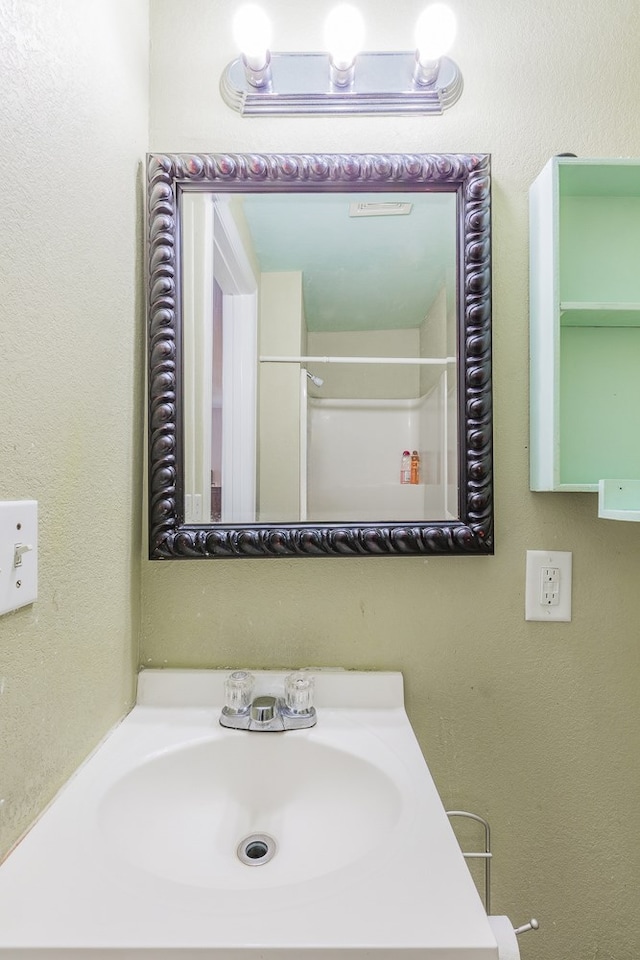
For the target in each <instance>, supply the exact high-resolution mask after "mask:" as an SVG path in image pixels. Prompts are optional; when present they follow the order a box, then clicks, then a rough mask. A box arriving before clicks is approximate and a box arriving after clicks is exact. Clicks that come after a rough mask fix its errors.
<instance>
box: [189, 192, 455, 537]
mask: <svg viewBox="0 0 640 960" xmlns="http://www.w3.org/2000/svg"><path fill="white" fill-rule="evenodd" d="M457 202H458V196H457V193H455V192H448V191H443V192H437V191H436V192H416V191H412V192H407V193H406V194H405V193H399V192H388V193H385V192H374V193H371V194H367V193H363V192H361V191H360V192H357V193H355V192H354V193H347V192H329V193H327V192H323V193H295V194H292V193H278V192H265V193H260V192H252V193H246V194H242V193H224V192H213V191H211V192H193V193H189V192H185V193H184V194H183V195H182V199H181V203H182V210H181V227H182V230H181V263H182V270H181V283H182V372H183V392H182V417H183V435H184V450H183V458H184V464H183V467H184V486H183V489H184V510H185V521H186V523H195V524H199V523H202V524H210V523H222V524H230V523H239V524H253V523H277V524H279V523H298V522H303V523H304V522H305V521H309V522H310V523H315V522H322V523H324V522H329V523H331V522H340V521H349V522H351V523H353V522H355V523H359V522H369V521H375V522H379V521H399V522H402V521H407V520H415V521H423V520H432V519H433V520H442V519H454V518H456V517H457V516H458V514H459V509H458V453H457V451H458V431H459V426H458V408H459V404H458V384H457V355H458V348H457V342H456V339H457V317H458V309H459V305H458V302H457V298H458V277H457V269H456V265H457V257H456V250H457V244H458V238H457V224H458V211H457ZM405 452H406V453H405ZM412 459H413V463H412V462H411V461H412Z"/></svg>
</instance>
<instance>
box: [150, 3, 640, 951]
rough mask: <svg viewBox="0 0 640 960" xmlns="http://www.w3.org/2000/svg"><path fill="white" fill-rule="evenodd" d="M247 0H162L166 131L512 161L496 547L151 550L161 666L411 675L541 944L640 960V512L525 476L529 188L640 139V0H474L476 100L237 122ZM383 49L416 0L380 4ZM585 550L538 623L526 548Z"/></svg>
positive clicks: (500, 275) (498, 219) (462, 14)
mask: <svg viewBox="0 0 640 960" xmlns="http://www.w3.org/2000/svg"><path fill="white" fill-rule="evenodd" d="M235 6H236V4H235V3H233V2H232V0H217V2H216V3H215V4H212V3H210V2H209V0H190V2H189V3H182V4H180V3H175V0H153V2H152V5H151V12H152V37H153V47H152V72H151V84H152V86H151V128H150V129H151V139H150V143H151V149H152V150H158V151H161V150H167V151H168V150H177V151H188V150H205V151H206V150H211V151H217V150H219V151H234V150H236V151H273V152H277V151H292V152H304V151H314V150H315V151H327V152H330V151H335V152H339V151H349V152H350V151H358V152H362V151H364V152H366V151H398V150H401V151H406V152H413V151H454V152H455V151H482V152H489V153H491V154H492V156H493V177H494V180H493V228H494V246H493V252H494V267H493V282H494V313H493V316H494V330H495V339H494V344H495V368H494V370H495V377H494V383H495V422H496V436H495V441H496V443H495V468H496V471H495V472H496V510H497V514H496V516H497V529H496V542H497V552H496V556H495V557H493V558H464V559H458V558H442V559H433V560H428V561H425V560H421V559H400V558H398V559H363V560H341V559H327V560H324V559H319V560H293V561H281V560H255V561H254V560H244V561H242V562H238V561H220V562H209V563H197V562H184V563H148V562H144V563H143V598H144V609H143V635H144V639H143V663H144V664H145V665H148V666H162V665H172V666H173V665H178V666H239V665H243V666H245V665H246V666H252V667H257V666H265V667H270V666H276V665H294V664H314V663H321V664H337V665H344V666H347V667H359V668H363V667H372V668H383V667H384V668H395V669H400V670H402V671H403V672H404V674H405V677H406V682H407V697H408V706H409V711H410V714H411V719H412V721H413V724H414V726H415V728H416V730H417V732H418V735H419V738H420V742H421V745H422V747H423V750H424V753H425V755H426V756H427V758H428V760H429V763H430V766H431V768H432V771H433V773H434V776H435V779H436V782H437V784H438V787H439V789H440V791H441V794H442V796H443V798H444V800H445V803H446V805H447V806H448V807H450V808H453V807H455V808H460V807H462V808H466V809H470V810H472V811H476V812H478V813H480V814H482V815H484V816H486V817H488V819H489V820H490V822H491V825H492V827H493V831H494V850H495V861H494V873H493V876H494V890H493V894H494V897H493V907H494V910H495V912H497V913H503V912H504V913H508V914H509V915H510V916H511V917H512V918H513V920H514V921H516V922H520V921H522V920H523V919H525V918H528V917H529V916H531V915H534V916H537V917H538V918H539V919H540V921H541V924H542V930H541V931H540V932H539V933H538V934H529V935H528V939H527V938H525V939H524V940H523V942H522V945H521V948H522V955H523V957H524V958H525V960H526V958H532V960H533V958H537V960H578V958H580V960H587V958H595V957H615V958H616V960H636V954H637V943H638V941H639V940H640V917H639V915H638V910H637V890H638V884H639V881H640V804H638V802H637V797H638V795H639V793H640V764H639V763H638V750H639V747H640V709H639V702H640V698H639V697H638V685H639V683H640V629H639V627H638V623H639V621H640V600H639V594H638V590H637V578H638V572H639V570H640V551H639V547H640V539H639V538H640V530H639V529H638V527H637V526H636V525H634V524H620V523H614V522H605V521H599V520H597V518H596V497H595V495H591V494H581V495H577V494H576V495H565V494H558V495H554V494H532V493H530V492H529V489H528V449H527V448H528V396H527V393H528V368H527V367H528V360H527V357H528V303H527V296H528V293H527V271H528V209H527V208H528V188H529V184H530V183H531V181H532V180H533V179H534V178H535V176H536V175H537V174H538V172H539V171H540V169H541V168H542V166H543V165H544V164H545V162H546V161H547V160H548V158H549V157H550V156H552V155H553V154H556V153H560V152H564V151H573V152H575V153H578V154H581V155H593V156H625V155H636V156H638V155H640V112H639V111H638V108H637V97H636V91H637V89H638V87H639V86H640V58H638V55H637V37H638V34H639V32H640V8H639V7H638V5H637V2H636V0H618V2H617V3H616V4H614V5H606V4H602V2H601V0H585V2H584V3H582V4H581V5H580V8H579V10H576V8H575V5H573V4H569V3H567V2H558V0H540V2H539V3H537V4H535V5H533V6H532V5H523V4H519V3H513V2H511V0H510V2H507V0H486V2H485V3H482V4H478V3H471V2H470V0H459V2H457V3H456V4H455V8H456V11H457V13H458V17H459V25H460V31H459V39H458V41H457V43H456V49H455V54H454V55H455V57H456V59H457V60H458V62H459V64H460V66H461V69H462V72H463V74H464V78H465V90H464V94H463V96H462V99H461V100H460V101H459V102H458V103H457V104H456V105H455V106H454V107H453V108H452V109H451V110H450V111H449V112H448V113H447V114H445V115H444V116H443V117H441V118H414V119H412V118H406V117H405V118H368V119H365V118H360V119H355V120H354V119H347V118H334V119H331V118H328V119H315V120H313V119H301V118H297V119H294V118H291V119H273V118H269V119H250V120H247V119H242V118H241V117H239V116H238V115H236V114H235V113H233V112H232V111H231V110H230V109H228V108H227V107H226V106H225V105H224V104H223V102H222V101H221V99H220V96H219V94H218V92H217V83H218V78H219V76H220V74H221V72H222V69H223V67H224V66H225V64H226V63H227V62H228V61H229V60H230V59H232V57H233V56H235V51H234V47H233V42H232V38H231V28H230V22H231V17H232V13H233V10H234V9H235ZM361 6H362V8H363V11H364V13H365V15H366V19H367V25H368V35H367V48H368V49H372V50H375V49H389V48H394V47H395V48H397V49H405V48H406V47H407V46H408V45H410V44H411V33H412V29H413V22H414V20H415V17H416V16H417V14H418V12H419V10H420V4H418V5H417V6H416V4H415V3H412V2H408V0H399V2H398V3H395V4H393V5H389V4H388V3H385V2H383V0H367V2H366V3H362V4H361ZM268 9H269V12H270V14H271V16H272V20H273V24H274V35H275V40H274V48H275V49H281V50H287V49H289V50H296V49H310V50H314V49H317V47H318V45H319V43H321V40H320V38H321V34H322V22H323V19H324V16H325V15H326V6H322V5H309V4H307V3H300V2H299V0H271V2H270V3H269V4H268ZM528 548H529V549H540V548H541V549H557V550H571V551H573V554H574V594H573V601H574V604H573V610H574V617H573V621H572V623H570V624H556V625H550V624H540V623H525V622H524V596H523V581H524V568H525V551H526V550H527V549H528Z"/></svg>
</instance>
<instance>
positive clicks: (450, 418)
mask: <svg viewBox="0 0 640 960" xmlns="http://www.w3.org/2000/svg"><path fill="white" fill-rule="evenodd" d="M260 360H261V367H262V365H263V364H264V365H269V366H271V365H272V364H273V365H274V366H278V367H279V366H280V365H285V364H292V365H294V366H295V367H296V369H297V370H298V371H299V400H300V407H299V431H300V433H299V458H298V460H299V488H298V489H299V520H300V521H301V522H306V521H312V522H321V523H323V522H329V523H330V522H341V521H355V522H369V521H370V522H377V521H387V520H388V521H398V522H404V521H411V520H414V521H415V520H423V519H430V518H432V519H441V518H443V517H453V516H455V515H456V513H457V510H458V504H457V496H458V486H457V416H458V411H457V389H456V387H457V384H456V363H455V358H454V357H448V358H447V357H445V358H415V357H342V356H340V357H319V356H298V357H289V356H280V357H277V356H261V357H260ZM325 365H326V366H325ZM333 365H340V373H339V375H337V373H336V371H335V370H334V368H333ZM364 365H366V367H365V366H364ZM309 367H312V368H313V369H314V370H319V369H322V373H323V378H320V377H318V376H317V375H316V374H312V373H311V371H310V369H309ZM365 371H366V376H362V374H364V373H365ZM332 374H333V375H332ZM390 379H392V380H393V379H395V380H396V381H397V382H399V383H402V385H403V389H402V390H401V391H398V392H401V393H402V394H403V396H399V397H396V398H393V397H392V393H393V391H391V390H389V386H388V383H389V380H390ZM354 381H355V386H353V387H352V388H351V389H342V390H340V389H339V384H340V383H342V384H345V383H347V384H351V385H352V384H354ZM358 381H359V382H360V383H362V384H365V383H366V384H368V385H369V386H373V387H374V388H375V385H376V384H377V383H379V382H381V383H382V386H381V389H380V390H377V391H376V390H375V389H370V390H369V391H368V392H367V390H366V389H364V390H363V388H362V387H359V386H358ZM411 383H413V385H414V386H413V389H411V387H410V384H411ZM376 393H377V394H378V395H376ZM407 393H411V395H410V396H407V395H406V394H407ZM343 394H345V395H343ZM354 394H359V395H354ZM369 394H370V395H369ZM379 394H383V395H382V396H380V395H379ZM390 396H391V398H390ZM405 449H408V450H411V451H414V450H415V451H418V453H419V456H420V478H419V482H418V483H415V484H411V483H407V484H402V483H401V482H400V466H401V457H402V452H403V450H405Z"/></svg>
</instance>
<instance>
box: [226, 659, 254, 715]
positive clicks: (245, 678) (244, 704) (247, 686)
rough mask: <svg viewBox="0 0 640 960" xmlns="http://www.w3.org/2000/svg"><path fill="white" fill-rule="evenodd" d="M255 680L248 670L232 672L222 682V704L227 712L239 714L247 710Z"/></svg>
mask: <svg viewBox="0 0 640 960" xmlns="http://www.w3.org/2000/svg"><path fill="white" fill-rule="evenodd" d="M255 683H256V678H255V677H254V676H253V674H252V673H249V671H248V670H234V671H233V673H230V674H229V676H228V677H227V678H226V680H225V681H224V702H225V707H226V709H227V710H230V711H233V712H234V713H239V712H241V711H244V710H248V709H249V706H250V705H251V700H252V697H253V688H254V686H255Z"/></svg>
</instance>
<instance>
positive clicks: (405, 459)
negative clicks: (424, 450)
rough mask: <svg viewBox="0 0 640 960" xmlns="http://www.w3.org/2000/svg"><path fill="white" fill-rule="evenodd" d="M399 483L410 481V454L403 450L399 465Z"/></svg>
mask: <svg viewBox="0 0 640 960" xmlns="http://www.w3.org/2000/svg"><path fill="white" fill-rule="evenodd" d="M400 483H411V454H410V453H409V451H408V450H404V451H403V454H402V462H401V465H400Z"/></svg>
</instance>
